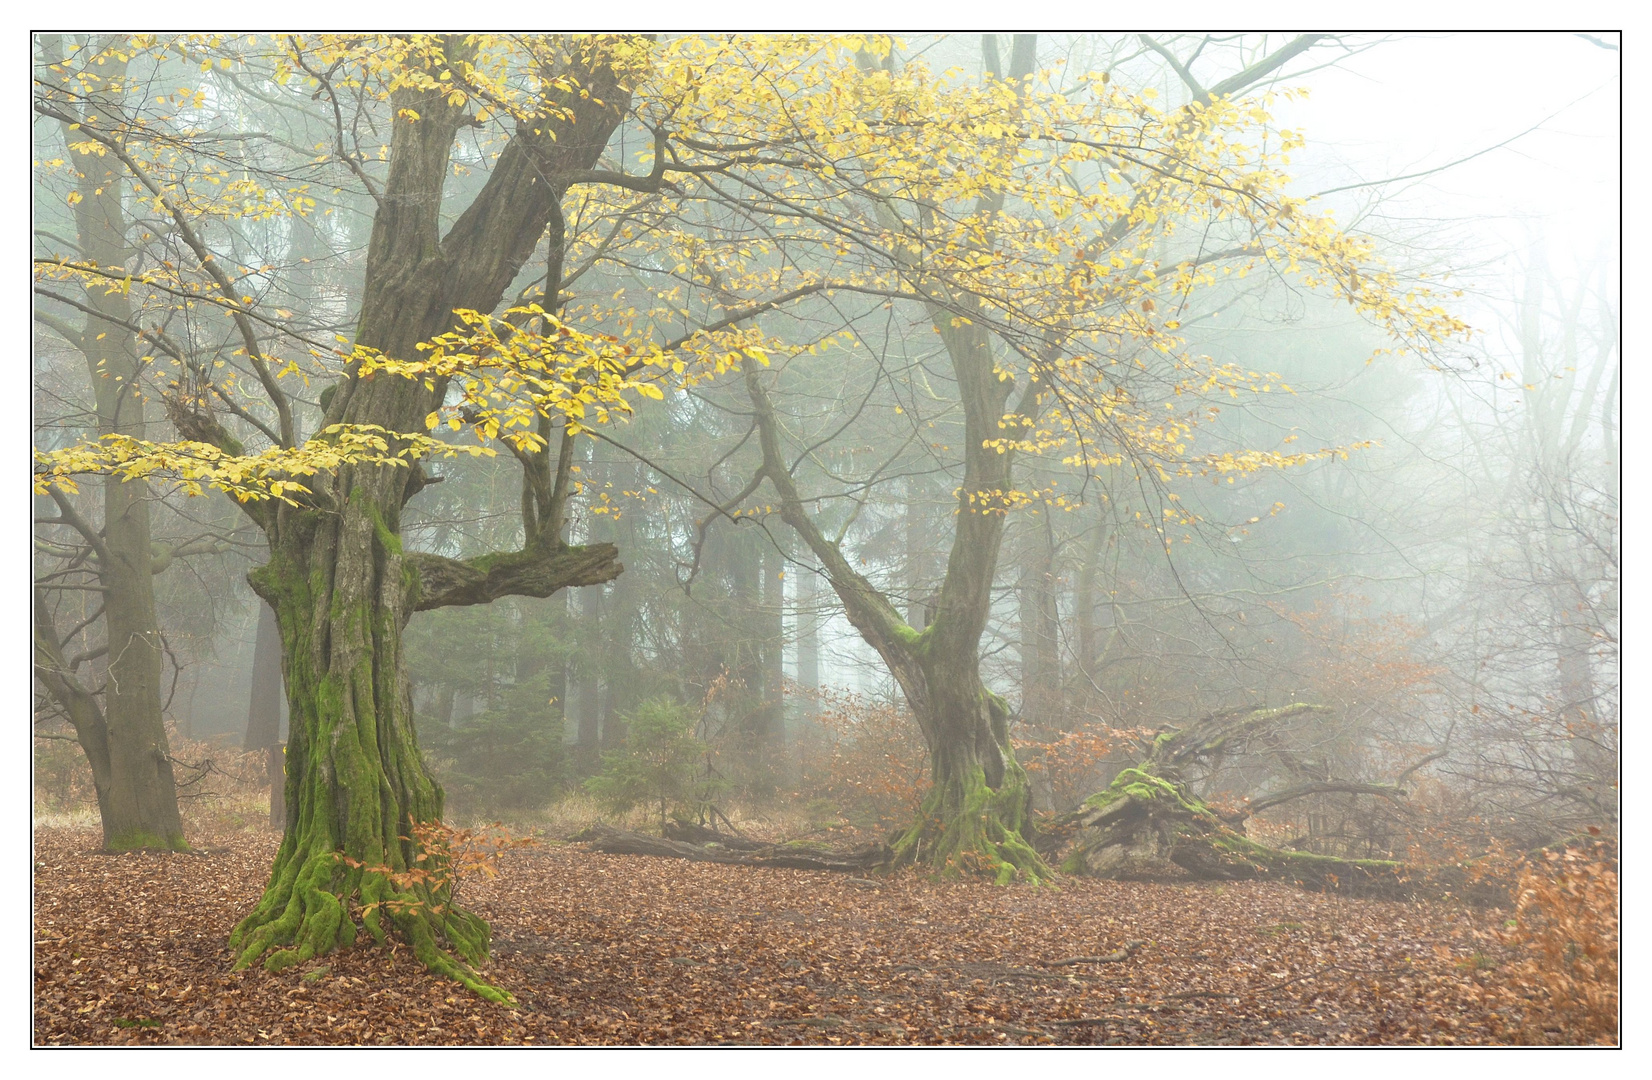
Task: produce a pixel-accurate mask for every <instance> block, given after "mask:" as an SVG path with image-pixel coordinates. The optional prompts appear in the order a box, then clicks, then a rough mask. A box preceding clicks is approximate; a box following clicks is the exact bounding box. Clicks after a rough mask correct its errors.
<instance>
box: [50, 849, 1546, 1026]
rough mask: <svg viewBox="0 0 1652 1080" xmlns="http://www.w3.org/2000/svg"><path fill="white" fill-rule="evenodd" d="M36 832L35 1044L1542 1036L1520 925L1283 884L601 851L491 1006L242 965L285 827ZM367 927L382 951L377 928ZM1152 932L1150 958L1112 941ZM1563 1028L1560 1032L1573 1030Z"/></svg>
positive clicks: (495, 912) (551, 852)
mask: <svg viewBox="0 0 1652 1080" xmlns="http://www.w3.org/2000/svg"><path fill="white" fill-rule="evenodd" d="M98 842H99V834H98V833H97V832H96V831H95V830H91V829H77V828H38V829H37V830H36V831H35V852H34V860H35V861H34V933H35V939H34V940H35V944H34V963H35V974H34V1039H35V1042H36V1043H37V1044H50V1045H60V1044H185V1045H190V1044H239V1045H247V1044H256V1045H282V1044H285V1045H321V1044H328V1045H351V1044H354V1045H362V1044H368V1045H373V1044H387V1045H429V1044H447V1045H454V1044H457V1045H486V1044H525V1045H570V1044H571V1045H592V1044H620V1045H637V1044H655V1045H658V1044H700V1045H703V1044H759V1043H760V1044H774V1043H779V1044H788V1043H789V1044H796V1045H842V1044H867V1043H877V1044H997V1045H1004V1044H1042V1045H1048V1044H1076V1045H1089V1044H1110V1045H1142V1044H1188V1043H1193V1044H1258V1043H1261V1044H1310V1045H1312V1044H1332V1045H1348V1044H1363V1045H1371V1044H1402V1043H1403V1044H1459V1045H1461V1044H1487V1043H1500V1042H1510V1041H1518V1036H1516V1035H1515V1034H1513V1033H1514V1032H1515V1031H1517V1030H1518V1021H1519V1001H1520V994H1519V993H1517V992H1515V991H1514V990H1511V989H1510V988H1509V987H1507V986H1505V985H1502V983H1501V982H1500V978H1501V971H1500V969H1502V968H1503V967H1504V966H1505V962H1506V961H1508V960H1509V959H1510V957H1509V956H1507V955H1505V954H1504V953H1503V952H1502V951H1500V950H1501V949H1502V946H1500V945H1499V944H1498V943H1497V942H1498V937H1497V935H1496V933H1495V930H1494V928H1496V927H1498V926H1500V925H1501V924H1502V920H1503V918H1505V917H1506V914H1505V913H1503V912H1499V911H1488V910H1477V909H1473V908H1468V907H1463V906H1457V905H1453V904H1449V903H1392V902H1383V901H1374V900H1357V899H1348V898H1343V897H1338V896H1332V895H1324V894H1314V893H1307V892H1303V891H1300V890H1298V889H1295V888H1291V887H1288V886H1284V885H1278V884H1261V883H1248V882H1247V883H1230V884H1223V885H1216V884H1203V883H1186V884H1145V883H1122V882H1104V881H1089V880H1081V879H1070V880H1063V881H1062V882H1061V884H1060V887H1059V888H1028V887H1014V886H1012V887H1008V888H1001V887H996V886H993V885H990V884H987V883H976V882H964V883H940V882H935V881H932V880H930V879H928V878H925V877H922V876H920V875H917V874H915V873H905V874H901V875H896V876H894V877H892V878H888V879H879V880H878V881H877V882H876V883H873V882H871V881H869V880H866V879H856V878H850V877H846V876H844V875H842V874H832V873H825V872H817V871H800V870H781V869H768V868H762V869H759V868H751V867H741V866H726V865H716V864H708V863H690V862H684V861H679V860H674V859H657V858H646V857H636V856H610V855H599V854H593V853H591V852H588V851H586V850H584V849H583V848H582V847H580V846H578V845H572V844H555V843H545V844H541V845H539V846H536V847H533V848H529V849H525V850H519V851H513V852H510V853H508V854H506V855H504V856H503V857H502V858H501V861H500V864H499V869H500V874H499V876H498V878H496V879H494V880H483V881H476V882H467V883H466V884H465V885H464V888H463V895H462V897H461V902H462V903H464V904H465V905H466V906H469V907H470V908H472V909H473V910H475V911H476V912H478V913H479V914H481V915H482V916H483V917H484V918H486V919H488V920H489V922H490V923H491V924H492V926H493V932H494V942H493V958H492V960H491V961H490V962H489V963H488V964H487V966H486V969H485V971H486V975H487V977H488V978H489V979H490V980H491V981H492V982H493V983H494V984H495V985H498V986H502V987H504V988H506V989H508V990H509V991H510V992H511V993H513V994H514V995H515V996H516V999H517V1001H518V1003H519V1004H518V1007H516V1008H505V1007H501V1006H494V1005H490V1004H488V1003H487V1002H485V1001H482V1000H480V999H479V998H477V997H475V996H474V995H472V994H470V993H469V992H467V991H465V990H464V989H463V988H462V987H460V986H458V985H457V984H455V983H452V982H449V981H447V980H445V979H442V978H439V977H436V976H433V975H431V974H429V973H428V972H426V971H425V970H424V969H423V968H422V967H421V966H420V965H419V964H418V962H417V961H416V960H414V959H413V957H412V956H411V954H410V952H409V951H408V949H407V948H406V947H405V946H392V947H390V948H387V949H386V948H375V947H372V946H371V945H370V944H366V945H362V946H358V947H356V948H353V949H350V950H347V951H344V952H341V953H336V954H334V955H332V956H329V957H326V958H322V959H319V960H317V961H314V962H311V963H308V964H305V965H300V966H298V967H294V968H291V969H288V970H286V971H283V972H281V973H280V974H276V975H271V974H268V973H266V972H264V971H263V970H262V969H260V968H256V967H255V968H253V969H252V970H248V971H239V972H232V971H231V970H230V962H231V955H230V952H229V949H228V937H229V933H230V930H231V928H232V927H233V926H234V924H235V922H236V920H237V919H239V918H240V917H242V916H243V915H245V914H246V913H247V912H248V911H250V910H251V908H252V907H253V905H254V903H255V902H256V901H257V899H258V897H259V894H260V892H261V891H262V889H263V886H264V883H265V880H266V877H267V875H268V873H269V867H270V863H271V860H272V859H273V857H274V854H275V848H276V844H277V837H276V836H275V834H273V833H251V832H236V833H225V834H221V835H217V836H211V837H207V838H205V839H204V840H202V841H201V842H200V843H199V848H200V851H201V853H200V854H197V855H162V854H127V855H119V856H106V855H99V854H96V853H95V851H94V849H95V848H96V846H97V844H98ZM363 940H364V941H366V940H367V939H366V937H365V935H363ZM1133 941H1139V942H1142V943H1143V944H1141V945H1139V946H1137V947H1135V949H1134V950H1133V951H1131V952H1130V954H1129V955H1128V957H1127V958H1124V959H1122V960H1118V959H1115V960H1113V961H1111V962H1077V963H1072V962H1068V963H1063V961H1072V960H1074V959H1075V958H1082V957H1091V958H1106V957H1108V956H1109V955H1113V954H1118V953H1120V952H1122V951H1125V950H1126V947H1127V946H1128V945H1129V943H1130V942H1133ZM1556 1036H1561V1037H1560V1038H1559V1039H1558V1040H1557V1041H1565V1040H1564V1038H1563V1033H1558V1032H1555V1033H1550V1038H1555V1037H1556Z"/></svg>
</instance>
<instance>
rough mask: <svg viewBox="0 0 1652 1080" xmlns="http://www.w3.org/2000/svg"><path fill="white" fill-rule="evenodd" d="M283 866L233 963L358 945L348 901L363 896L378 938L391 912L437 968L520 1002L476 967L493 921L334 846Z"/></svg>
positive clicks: (272, 968)
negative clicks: (371, 868) (399, 884)
mask: <svg viewBox="0 0 1652 1080" xmlns="http://www.w3.org/2000/svg"><path fill="white" fill-rule="evenodd" d="M278 865H280V867H281V868H280V870H279V871H278V872H277V874H276V877H275V879H274V880H273V881H271V882H270V885H269V888H268V889H266V890H265V892H264V896H263V898H262V899H261V900H260V901H259V903H258V907H257V908H256V909H255V910H254V911H253V913H252V914H251V915H248V916H247V917H246V918H245V919H243V920H242V921H241V923H240V924H239V925H238V926H236V928H235V930H234V932H233V933H232V934H231V935H230V948H231V949H233V950H235V951H236V954H237V955H236V960H235V965H234V970H236V971H240V970H242V969H243V968H247V967H250V966H251V965H252V964H253V963H254V962H256V961H258V960H259V959H260V958H262V959H263V966H264V970H265V971H269V972H272V973H273V972H279V971H282V970H285V969H286V968H289V967H292V966H294V965H295V964H302V963H304V962H306V961H308V960H311V959H313V958H315V957H317V956H322V955H325V954H326V953H329V952H331V951H332V950H334V949H337V948H347V947H349V946H350V945H353V944H354V943H355V941H356V938H357V936H358V934H359V930H358V928H357V926H356V922H355V920H354V919H352V918H351V915H350V911H349V906H350V904H349V901H350V900H351V899H353V898H359V900H360V903H361V906H360V909H359V914H360V918H361V925H362V927H363V928H365V929H366V930H367V932H368V933H369V934H370V935H371V936H372V938H373V940H374V941H375V942H376V943H378V944H380V945H382V944H384V943H385V941H386V940H387V938H388V933H387V931H388V929H389V927H388V926H386V921H385V919H384V918H383V917H382V915H381V913H383V914H388V915H389V923H390V925H393V926H394V927H395V928H396V929H397V930H398V931H400V932H401V935H402V936H403V937H404V938H406V940H407V942H408V944H410V945H411V946H412V947H413V955H414V956H415V957H416V958H417V959H418V960H419V962H420V963H422V964H424V965H425V966H426V967H427V968H429V969H430V970H431V971H433V972H435V973H437V974H439V975H445V976H446V977H448V978H450V979H452V980H454V981H455V982H458V983H460V984H461V985H463V986H465V987H466V988H467V989H469V990H471V991H473V992H474V993H476V994H477V995H478V996H480V997H482V998H485V999H487V1000H488V1001H494V1002H499V1003H500V1004H505V1005H512V1004H515V999H514V998H512V997H511V995H510V993H509V992H507V991H505V990H503V989H501V988H499V987H496V986H493V985H491V984H489V983H488V982H486V981H485V980H484V979H483V978H482V977H481V976H480V975H479V974H477V972H476V971H475V969H474V967H473V966H472V965H477V964H481V963H483V962H484V961H486V960H487V956H488V926H487V923H485V922H484V921H482V919H480V918H479V917H477V916H476V915H473V914H471V913H470V912H468V911H462V910H459V909H457V908H454V907H453V906H452V905H451V904H450V903H435V902H433V900H432V898H431V897H429V896H421V895H419V894H418V893H416V892H415V891H412V890H405V889H399V888H396V887H395V886H393V885H392V884H391V883H390V882H388V881H387V880H386V879H385V878H384V877H383V876H382V875H379V874H373V873H363V872H362V871H360V870H358V869H352V868H349V867H346V866H344V865H343V863H342V860H341V859H340V858H339V856H338V853H337V852H335V851H331V850H329V851H317V852H312V853H310V854H309V855H307V856H305V857H303V858H302V859H300V858H297V857H294V858H291V859H288V860H287V861H286V862H285V863H284V864H281V863H279V862H278ZM444 942H445V944H446V946H447V947H446V948H444V946H443V943H444ZM450 949H451V951H449V950H450ZM272 950H273V951H272ZM455 954H457V956H456V955H455Z"/></svg>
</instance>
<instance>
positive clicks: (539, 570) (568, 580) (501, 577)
mask: <svg viewBox="0 0 1652 1080" xmlns="http://www.w3.org/2000/svg"><path fill="white" fill-rule="evenodd" d="M618 559H619V549H618V548H617V547H615V546H614V545H613V544H588V545H586V546H584V547H568V546H558V547H554V548H548V549H543V550H536V549H529V550H527V551H516V552H509V553H502V554H494V555H483V556H480V557H479V558H475V559H465V560H463V561H461V560H458V559H449V558H446V557H444V556H441V555H431V554H427V553H425V552H415V553H412V554H409V555H408V556H407V564H408V566H410V567H411V568H412V569H413V570H414V571H415V573H416V575H417V576H416V580H415V582H414V584H413V586H412V588H413V590H414V592H413V599H412V603H411V605H410V606H411V608H412V609H413V610H414V611H431V610H434V609H436V608H443V607H464V606H467V605H470V604H491V603H492V602H493V601H495V600H498V599H499V598H500V597H504V596H538V597H545V596H550V595H551V594H553V593H555V592H557V591H559V590H561V589H567V588H573V587H575V586H579V585H601V584H604V583H606V582H609V581H612V580H614V579H615V578H616V577H619V575H620V573H621V572H622V571H624V569H625V566H624V564H622V563H620V562H619V561H618Z"/></svg>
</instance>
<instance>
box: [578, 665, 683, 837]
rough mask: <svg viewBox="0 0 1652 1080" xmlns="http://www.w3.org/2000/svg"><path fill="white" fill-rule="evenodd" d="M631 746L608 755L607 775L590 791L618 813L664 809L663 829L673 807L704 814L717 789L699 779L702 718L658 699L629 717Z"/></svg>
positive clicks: (591, 782) (604, 758) (596, 780)
mask: <svg viewBox="0 0 1652 1080" xmlns="http://www.w3.org/2000/svg"><path fill="white" fill-rule="evenodd" d="M621 719H622V720H623V721H624V722H625V745H624V746H623V747H622V748H620V749H619V750H616V751H612V752H610V753H607V754H604V755H602V772H600V773H599V774H597V775H596V776H593V777H591V778H590V779H589V780H587V781H586V782H585V787H586V789H587V790H589V791H590V792H591V794H593V795H595V796H596V797H597V798H598V799H600V800H602V801H603V802H604V803H605V804H607V806H608V807H609V808H610V809H611V810H613V811H614V812H616V813H624V812H625V811H627V810H630V809H631V808H632V807H635V806H640V805H644V804H655V803H657V804H658V807H659V813H660V829H661V831H662V832H663V831H664V829H665V821H666V812H667V810H668V809H670V808H671V807H677V808H679V809H689V808H692V809H693V810H699V809H701V808H702V807H703V806H704V805H705V804H706V803H707V802H709V800H710V798H711V795H712V792H711V790H710V788H711V785H710V784H709V782H707V781H705V780H700V779H696V773H697V772H698V771H699V766H700V762H701V759H702V758H703V757H704V755H705V752H706V746H705V743H703V742H701V741H700V740H699V739H698V738H696V737H695V728H696V726H697V725H698V723H699V721H698V718H697V717H696V716H695V715H694V713H693V712H692V711H690V710H689V709H688V708H686V707H685V706H683V705H681V704H679V703H677V702H675V701H673V700H671V699H670V698H666V697H653V698H649V699H648V700H646V701H644V702H643V703H642V704H640V705H638V706H637V707H636V708H635V709H633V710H632V711H631V712H629V713H627V714H625V715H623V716H622V717H621Z"/></svg>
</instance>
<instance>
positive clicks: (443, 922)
mask: <svg viewBox="0 0 1652 1080" xmlns="http://www.w3.org/2000/svg"><path fill="white" fill-rule="evenodd" d="M341 479H346V478H343V477H341ZM348 479H354V480H355V481H357V484H356V486H355V487H354V489H353V490H351V491H350V492H349V494H348V495H347V496H346V498H344V499H343V500H342V501H341V503H340V505H339V508H338V512H337V513H330V514H323V513H315V512H309V513H304V514H287V515H283V518H284V521H283V526H284V527H283V529H282V531H281V535H280V537H279V540H278V541H277V542H276V543H274V544H272V551H271V557H270V561H269V563H268V564H267V565H265V566H263V567H261V568H260V569H258V570H256V571H254V572H253V574H252V576H251V579H252V581H253V584H254V587H255V588H256V589H257V590H258V592H259V594H260V595H261V596H263V597H264V599H265V600H267V601H268V602H269V603H270V605H271V606H272V607H273V608H274V609H275V612H276V615H277V618H278V620H279V622H280V628H281V643H282V655H283V669H284V674H285V676H286V686H287V700H288V705H289V709H290V715H289V735H288V744H287V754H286V803H287V808H288V812H287V823H286V830H285V834H284V836H283V838H282V842H281V848H280V850H279V852H278V853H277V855H276V860H275V866H274V868H273V870H272V872H271V876H270V882H269V885H268V887H267V888H266V890H265V892H264V896H263V899H262V900H261V901H260V902H259V904H258V907H257V908H256V910H254V911H253V913H252V914H251V915H249V916H247V918H246V919H244V920H243V921H242V922H241V924H240V925H239V926H237V927H236V929H235V933H234V935H233V937H232V938H231V945H232V947H233V948H234V949H235V950H236V951H237V953H238V964H239V965H240V966H245V965H247V964H250V963H252V962H254V961H256V960H258V959H260V958H263V959H264V965H265V967H267V968H269V969H270V970H278V969H280V968H282V967H286V966H288V965H291V964H294V963H301V962H303V961H305V960H308V959H310V958H311V957H314V956H317V955H321V954H323V953H326V952H328V951H330V950H331V949H333V948H335V947H338V946H341V945H348V944H350V943H351V942H353V941H354V940H355V938H356V936H357V934H358V933H359V932H360V931H361V930H366V931H367V932H368V933H369V934H370V935H372V936H373V938H374V939H376V940H378V941H381V942H382V941H383V940H384V938H385V932H386V929H387V926H388V924H389V923H390V922H394V924H395V925H396V926H397V927H398V928H399V929H400V930H401V931H402V932H403V934H405V935H406V937H407V939H408V941H409V942H411V943H412V945H413V949H414V952H415V954H416V955H417V956H418V957H419V959H420V960H422V961H424V963H426V964H427V965H429V966H430V967H431V968H432V969H434V970H436V971H440V972H442V973H444V974H447V975H451V976H452V977H454V978H456V979H458V980H459V981H460V982H463V983H464V984H465V985H467V986H469V987H471V988H472V989H474V990H476V991H477V992H479V993H481V994H483V995H484V996H486V997H490V998H493V999H496V1000H499V999H503V998H504V997H505V995H504V994H503V993H502V992H500V991H498V990H496V989H494V988H492V987H490V986H488V985H487V984H486V983H485V982H483V981H482V980H481V979H480V978H478V977H477V975H476V974H475V972H474V970H473V969H472V968H471V966H470V965H473V964H477V963H480V962H481V961H482V960H483V959H485V958H486V956H487V946H488V931H487V926H486V924H485V923H483V922H482V921H481V920H480V919H478V918H476V917H474V916H472V915H469V914H467V913H465V912H463V911H461V910H459V909H457V908H455V907H453V906H452V904H451V902H450V901H451V897H450V896H448V895H446V893H445V891H444V890H441V889H435V890H433V889H432V888H430V887H429V886H428V885H424V884H420V883H416V882H412V881H404V882H402V883H399V884H398V883H396V882H395V881H394V880H393V879H392V878H391V876H390V874H405V873H406V872H407V871H408V870H409V868H411V867H414V866H416V865H421V864H420V863H419V862H417V861H416V860H417V857H418V855H419V854H420V853H419V852H418V851H416V850H415V845H414V843H413V841H412V840H411V839H410V838H412V837H413V836H414V831H413V826H414V825H415V824H417V823H422V822H438V821H440V820H441V817H442V791H441V787H440V786H439V785H438V784H437V783H436V781H435V780H434V778H432V777H431V775H430V774H429V772H428V771H427V770H426V769H425V766H424V761H423V759H422V757H421V756H420V753H419V747H418V740H417V737H416V733H415V730H414V722H413V707H412V696H411V691H410V687H409V684H408V680H407V676H406V673H405V671H404V669H403V663H402V632H403V630H404V628H405V627H406V625H407V621H408V618H409V616H410V615H411V605H412V603H413V602H414V600H415V599H416V575H415V572H414V571H413V569H412V568H411V567H410V566H409V565H408V562H407V560H406V559H405V558H404V557H403V554H402V549H401V543H400V540H399V539H398V536H397V522H396V516H397V512H398V510H399V502H400V492H399V483H396V484H392V483H390V482H389V481H391V480H392V479H393V478H392V477H385V476H374V475H360V476H355V477H351V478H348ZM392 487H394V488H395V489H396V490H394V491H392V490H390V489H391V488H392ZM435 854H436V853H431V857H435ZM376 867H383V868H386V869H387V870H388V871H389V873H386V872H385V871H383V870H375V869H373V868H376ZM428 867H429V859H428V858H427V859H426V860H423V865H422V868H425V869H428ZM450 951H451V952H450ZM453 954H456V955H453Z"/></svg>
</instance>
